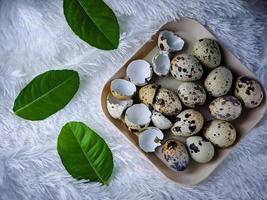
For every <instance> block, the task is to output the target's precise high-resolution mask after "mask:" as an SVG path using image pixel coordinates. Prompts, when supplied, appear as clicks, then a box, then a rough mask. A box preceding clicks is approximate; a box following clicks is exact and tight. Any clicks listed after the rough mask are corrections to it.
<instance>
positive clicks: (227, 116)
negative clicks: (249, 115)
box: [209, 95, 242, 121]
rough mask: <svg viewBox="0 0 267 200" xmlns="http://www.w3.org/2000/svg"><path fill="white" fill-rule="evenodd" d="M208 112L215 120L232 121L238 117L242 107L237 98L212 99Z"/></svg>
mask: <svg viewBox="0 0 267 200" xmlns="http://www.w3.org/2000/svg"><path fill="white" fill-rule="evenodd" d="M209 110H210V113H211V115H212V116H213V117H214V118H216V119H220V120H226V121H232V120H234V119H236V118H238V117H239V116H240V114H241V112H242V105H241V102H240V101H239V100H238V99H237V98H235V97H233V96H230V95H228V96H223V97H218V98H217V99H214V100H213V101H212V102H211V103H210V105H209Z"/></svg>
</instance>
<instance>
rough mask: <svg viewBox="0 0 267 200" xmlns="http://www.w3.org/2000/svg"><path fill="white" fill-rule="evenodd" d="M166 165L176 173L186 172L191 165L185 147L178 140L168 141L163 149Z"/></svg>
mask: <svg viewBox="0 0 267 200" xmlns="http://www.w3.org/2000/svg"><path fill="white" fill-rule="evenodd" d="M161 153H162V157H163V161H164V163H165V164H166V165H167V166H169V167H170V168H171V169H173V170H175V171H184V170H185V169H186V168H187V167H188V164H189V155H188V152H187V150H186V147H185V145H184V144H183V143H182V142H180V141H179V140H176V139H169V140H167V141H166V142H165V143H164V144H163V146H162V149H161Z"/></svg>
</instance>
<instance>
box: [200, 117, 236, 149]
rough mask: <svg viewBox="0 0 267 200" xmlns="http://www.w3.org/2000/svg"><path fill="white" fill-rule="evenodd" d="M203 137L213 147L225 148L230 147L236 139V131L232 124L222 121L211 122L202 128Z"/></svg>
mask: <svg viewBox="0 0 267 200" xmlns="http://www.w3.org/2000/svg"><path fill="white" fill-rule="evenodd" d="M203 133H204V136H205V138H207V139H208V140H209V141H211V142H212V143H213V144H214V145H215V146H217V147H220V148H225V147H229V146H231V145H232V144H233V143H234V142H235V139H236V130H235V128H234V126H233V125H232V124H230V123H229V122H227V121H222V120H212V121H209V122H207V123H206V125H205V127H204V131H203Z"/></svg>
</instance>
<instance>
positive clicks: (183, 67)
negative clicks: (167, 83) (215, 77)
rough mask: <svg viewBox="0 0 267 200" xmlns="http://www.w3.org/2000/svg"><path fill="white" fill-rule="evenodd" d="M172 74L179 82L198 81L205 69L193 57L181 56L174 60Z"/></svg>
mask: <svg viewBox="0 0 267 200" xmlns="http://www.w3.org/2000/svg"><path fill="white" fill-rule="evenodd" d="M171 74H172V76H173V77H174V78H175V79H177V80H181V81H196V80H199V79H200V78H201V76H202V74H203V69H202V65H201V64H200V62H199V61H198V60H197V59H196V58H195V57H194V56H193V55H189V54H181V55H177V56H175V57H174V58H173V59H172V61H171Z"/></svg>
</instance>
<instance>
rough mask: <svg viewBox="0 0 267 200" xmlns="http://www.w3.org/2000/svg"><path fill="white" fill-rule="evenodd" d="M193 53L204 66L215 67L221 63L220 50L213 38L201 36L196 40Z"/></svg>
mask: <svg viewBox="0 0 267 200" xmlns="http://www.w3.org/2000/svg"><path fill="white" fill-rule="evenodd" d="M193 54H194V56H196V58H197V59H198V60H199V61H200V62H201V63H202V64H203V65H205V66H206V67H208V68H215V67H218V66H219V65H220V63H221V52H220V47H219V45H218V43H217V42H216V41H215V40H212V39H208V38H203V39H200V40H198V41H197V42H196V43H195V44H194V47H193Z"/></svg>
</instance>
